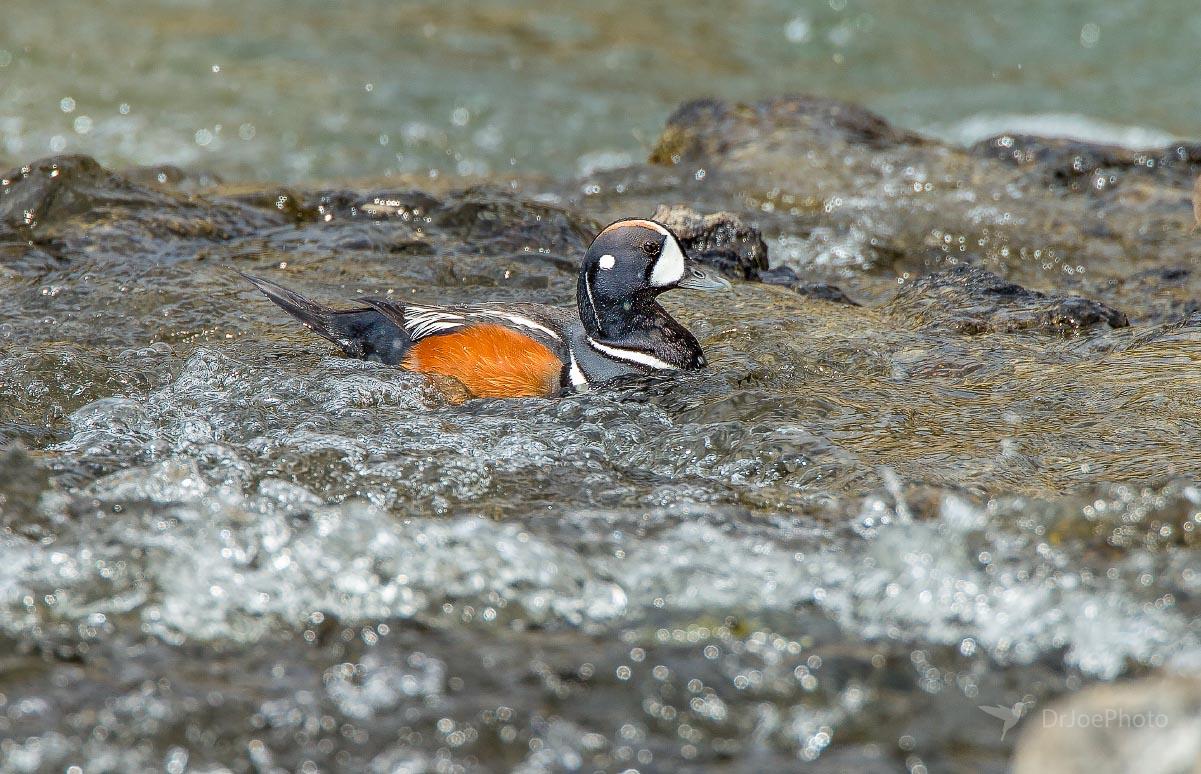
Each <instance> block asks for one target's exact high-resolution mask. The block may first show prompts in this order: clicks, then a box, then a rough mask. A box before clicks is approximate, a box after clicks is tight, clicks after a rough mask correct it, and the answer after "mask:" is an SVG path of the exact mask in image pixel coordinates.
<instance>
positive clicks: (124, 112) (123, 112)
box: [117, 102, 129, 116]
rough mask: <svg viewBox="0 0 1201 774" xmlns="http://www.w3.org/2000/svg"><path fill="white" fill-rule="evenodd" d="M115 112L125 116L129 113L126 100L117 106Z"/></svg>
mask: <svg viewBox="0 0 1201 774" xmlns="http://www.w3.org/2000/svg"><path fill="white" fill-rule="evenodd" d="M117 112H118V113H120V114H121V115H123V116H127V115H129V103H128V102H122V103H121V106H120V107H118V108H117Z"/></svg>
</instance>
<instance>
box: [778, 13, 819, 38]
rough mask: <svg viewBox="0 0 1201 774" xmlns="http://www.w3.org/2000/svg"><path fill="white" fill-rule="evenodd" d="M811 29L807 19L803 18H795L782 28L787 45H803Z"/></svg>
mask: <svg viewBox="0 0 1201 774" xmlns="http://www.w3.org/2000/svg"><path fill="white" fill-rule="evenodd" d="M811 29H812V27H811V26H810V24H809V20H808V19H806V18H805V17H804V16H797V17H795V18H793V19H792V20H791V21H789V22H788V26H786V27H785V28H784V37H786V38H787V39H788V42H789V43H804V42H805V41H806V40H808V39H809V31H810V30H811Z"/></svg>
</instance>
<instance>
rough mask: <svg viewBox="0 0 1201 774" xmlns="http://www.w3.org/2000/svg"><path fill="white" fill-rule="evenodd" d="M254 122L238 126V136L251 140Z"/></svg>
mask: <svg viewBox="0 0 1201 774" xmlns="http://www.w3.org/2000/svg"><path fill="white" fill-rule="evenodd" d="M255 131H256V130H255V128H254V124H250V123H246V124H242V125H241V126H239V127H238V136H239V137H241V138H242V139H243V140H247V141H249V140H253V139H254V135H255Z"/></svg>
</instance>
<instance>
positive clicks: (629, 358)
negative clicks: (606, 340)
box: [587, 336, 677, 371]
mask: <svg viewBox="0 0 1201 774" xmlns="http://www.w3.org/2000/svg"><path fill="white" fill-rule="evenodd" d="M587 338H588V346H590V347H592V348H593V349H595V350H596V351H597V352H600V353H601V354H602V355H608V356H609V357H611V358H614V359H616V360H624V361H625V362H627V363H637V364H638V365H644V366H649V367H651V368H658V369H660V370H662V371H675V370H677V369H676V367H675V366H673V365H672V364H671V363H668V362H667V361H665V360H660V359H659V358H657V357H655V356H654V355H648V354H647V353H645V352H642V351H641V350H637V349H622V348H621V347H610V346H608V345H607V344H601V343H600V342H599V341H597V340H596V339H594V338H592V337H591V336H588V337H587Z"/></svg>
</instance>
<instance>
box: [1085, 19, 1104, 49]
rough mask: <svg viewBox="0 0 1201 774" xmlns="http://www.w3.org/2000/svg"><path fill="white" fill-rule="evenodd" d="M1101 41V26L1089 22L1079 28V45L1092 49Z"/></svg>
mask: <svg viewBox="0 0 1201 774" xmlns="http://www.w3.org/2000/svg"><path fill="white" fill-rule="evenodd" d="M1100 41H1101V25H1099V24H1096V23H1094V22H1089V23H1088V24H1085V25H1084V26H1083V27H1081V28H1080V45H1082V46H1084V47H1085V48H1092V47H1093V46H1095V45H1097V43H1099V42H1100Z"/></svg>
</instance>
